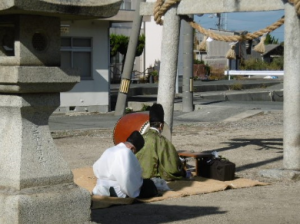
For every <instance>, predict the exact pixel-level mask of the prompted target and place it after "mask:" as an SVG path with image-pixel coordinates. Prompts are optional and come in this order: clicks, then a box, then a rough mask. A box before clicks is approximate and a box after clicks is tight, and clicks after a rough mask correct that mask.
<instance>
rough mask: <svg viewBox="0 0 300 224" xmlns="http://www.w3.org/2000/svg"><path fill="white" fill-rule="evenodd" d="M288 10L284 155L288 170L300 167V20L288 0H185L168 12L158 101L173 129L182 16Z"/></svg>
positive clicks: (148, 11) (147, 9)
mask: <svg viewBox="0 0 300 224" xmlns="http://www.w3.org/2000/svg"><path fill="white" fill-rule="evenodd" d="M153 9H154V3H143V4H142V5H141V8H140V13H141V15H153ZM283 9H284V10H285V52H284V70H285V80H284V89H285V92H284V109H283V110H284V159H283V167H284V168H285V169H287V170H300V103H299V102H300V63H299V61H300V20H299V17H298V15H297V13H296V10H295V8H294V6H293V5H292V4H290V3H289V2H288V1H287V0H201V1H199V0H182V1H181V2H180V3H179V4H178V5H177V6H173V7H171V9H169V10H168V11H167V12H166V13H165V15H164V28H163V38H162V39H163V43H162V48H161V49H162V53H161V69H160V74H161V75H160V82H159V86H158V96H157V101H158V102H159V103H161V104H162V105H163V107H164V109H165V122H166V123H168V124H169V126H170V127H171V130H172V122H173V110H174V96H175V77H176V72H177V54H178V44H179V32H180V30H179V21H180V19H179V16H178V15H189V14H206V13H225V12H254V11H274V10H283Z"/></svg>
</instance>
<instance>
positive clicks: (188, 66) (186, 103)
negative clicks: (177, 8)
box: [182, 16, 194, 112]
mask: <svg viewBox="0 0 300 224" xmlns="http://www.w3.org/2000/svg"><path fill="white" fill-rule="evenodd" d="M191 17H192V18H193V16H191ZM183 24H184V25H183V27H184V45H183V80H182V111H183V112H192V111H193V110H194V105H193V88H194V85H193V83H194V80H193V64H194V60H193V53H194V52H193V49H194V47H193V45H194V32H193V28H192V27H191V26H190V25H189V24H188V23H187V22H186V21H184V23H183Z"/></svg>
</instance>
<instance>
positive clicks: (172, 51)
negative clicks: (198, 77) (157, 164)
mask: <svg viewBox="0 0 300 224" xmlns="http://www.w3.org/2000/svg"><path fill="white" fill-rule="evenodd" d="M176 11H177V7H176V6H173V7H172V8H170V9H169V10H168V11H167V12H166V14H165V17H164V27H163V38H162V39H163V41H162V47H161V66H160V71H159V82H158V93H157V102H158V103H160V104H161V105H162V106H163V108H164V111H165V122H166V123H167V124H168V125H169V127H170V129H171V130H172V126H173V110H174V97H175V83H176V73H177V59H178V45H179V32H180V18H179V16H177V14H176Z"/></svg>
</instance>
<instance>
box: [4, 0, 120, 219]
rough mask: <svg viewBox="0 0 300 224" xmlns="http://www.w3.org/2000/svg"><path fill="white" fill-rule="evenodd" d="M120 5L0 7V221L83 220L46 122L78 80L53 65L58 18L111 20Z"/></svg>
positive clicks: (112, 0) (38, 1)
mask: <svg viewBox="0 0 300 224" xmlns="http://www.w3.org/2000/svg"><path fill="white" fill-rule="evenodd" d="M120 4H121V1H120V0H97V1H96V0H76V1H75V0H74V1H70V0H2V1H1V2H0V223H13V224H14V223H27V224H29V223H30V224H33V223H43V224H45V223H55V224H59V223H61V224H67V223H84V222H86V221H89V220H90V203H91V200H90V194H89V192H88V191H87V190H85V189H82V188H79V187H78V186H77V185H75V184H74V182H73V175H72V172H71V170H70V169H69V168H68V165H67V163H66V162H65V161H64V160H63V158H62V157H61V155H60V154H59V153H58V151H57V148H56V146H55V144H54V143H53V139H52V137H51V134H50V131H49V127H48V119H49V116H50V115H51V114H52V112H53V111H54V110H55V109H56V108H57V107H58V106H59V105H60V92H62V91H68V90H70V89H71V88H72V87H73V86H74V85H75V84H76V83H77V82H79V80H80V78H79V73H78V71H75V70H72V69H69V70H66V69H64V70H63V69H61V68H60V20H62V19H68V20H76V19H86V18H101V17H111V16H113V15H115V14H116V13H117V12H118V10H119V8H120Z"/></svg>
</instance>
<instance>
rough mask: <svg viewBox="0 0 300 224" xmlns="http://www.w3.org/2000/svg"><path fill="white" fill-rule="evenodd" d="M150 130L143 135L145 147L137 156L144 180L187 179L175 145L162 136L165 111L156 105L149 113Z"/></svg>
mask: <svg viewBox="0 0 300 224" xmlns="http://www.w3.org/2000/svg"><path fill="white" fill-rule="evenodd" d="M149 123H150V129H149V130H148V131H147V132H146V133H145V134H144V135H143V137H144V140H145V145H144V147H143V148H142V149H141V150H140V151H139V152H138V153H137V154H136V157H137V159H138V160H139V162H140V165H141V167H142V170H143V173H142V176H143V178H152V177H160V178H162V179H164V180H167V181H169V180H179V179H182V178H183V177H185V170H184V168H183V164H182V162H181V160H180V159H179V156H178V153H177V151H176V149H175V147H174V145H173V144H172V143H171V142H170V141H169V140H168V139H166V138H165V137H164V136H163V135H162V134H161V132H162V130H163V128H164V110H163V107H162V105H161V104H154V105H153V106H152V107H151V108H150V111H149Z"/></svg>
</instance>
